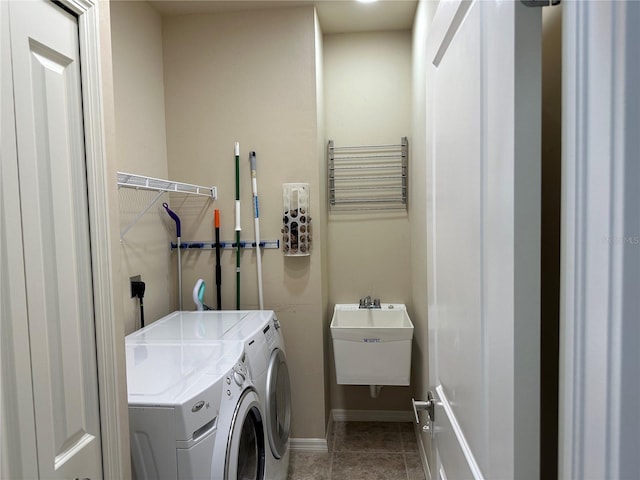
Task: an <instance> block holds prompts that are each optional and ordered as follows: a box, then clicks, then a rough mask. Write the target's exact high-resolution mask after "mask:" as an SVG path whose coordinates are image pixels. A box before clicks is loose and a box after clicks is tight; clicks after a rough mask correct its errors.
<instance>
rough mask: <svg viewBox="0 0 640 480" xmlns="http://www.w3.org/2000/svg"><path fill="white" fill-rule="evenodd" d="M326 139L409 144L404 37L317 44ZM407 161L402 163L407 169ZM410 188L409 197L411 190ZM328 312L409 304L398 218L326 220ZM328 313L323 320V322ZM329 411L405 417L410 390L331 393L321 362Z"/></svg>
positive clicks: (407, 255)
mask: <svg viewBox="0 0 640 480" xmlns="http://www.w3.org/2000/svg"><path fill="white" fill-rule="evenodd" d="M324 73H325V74H324V81H325V84H324V88H325V107H326V121H325V125H326V136H327V139H332V140H334V141H335V144H336V145H337V146H340V145H371V144H388V143H395V144H397V143H400V138H401V137H402V136H408V137H409V141H410V143H411V141H412V140H411V33H410V32H409V31H392V32H372V33H350V34H333V35H325V36H324ZM412 162H413V159H412V158H410V159H409V163H410V164H411V163H412ZM412 182H413V180H411V185H410V187H409V188H410V189H411V188H413V183H412ZM327 242H328V244H327V251H328V277H329V278H328V280H329V304H330V306H331V308H332V307H333V305H334V304H336V303H357V302H358V299H359V298H362V297H364V296H366V295H371V296H372V297H376V298H378V297H379V298H380V299H381V301H382V302H383V303H384V302H387V303H389V302H391V303H405V304H409V303H410V300H411V238H410V228H409V219H408V214H407V213H406V212H400V213H398V212H387V213H368V212H359V213H353V214H351V213H350V214H346V213H338V214H330V215H329V228H328V238H327ZM330 315H331V313H329V316H330ZM329 363H330V368H331V370H330V378H329V382H330V384H331V385H332V387H331V408H338V409H358V410H361V409H363V410H367V409H369V410H408V409H409V408H410V399H411V387H384V388H383V389H382V392H381V394H380V396H379V397H378V398H376V399H372V398H370V396H369V388H368V387H367V386H342V385H337V383H336V378H335V371H334V369H333V354H332V353H330V355H329Z"/></svg>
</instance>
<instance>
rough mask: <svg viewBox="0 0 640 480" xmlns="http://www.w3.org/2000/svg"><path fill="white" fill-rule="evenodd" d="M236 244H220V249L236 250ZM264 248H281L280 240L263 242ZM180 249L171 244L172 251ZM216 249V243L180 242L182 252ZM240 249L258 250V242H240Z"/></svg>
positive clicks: (261, 244) (176, 245)
mask: <svg viewBox="0 0 640 480" xmlns="http://www.w3.org/2000/svg"><path fill="white" fill-rule="evenodd" d="M236 246H237V245H236V242H220V248H225V249H229V250H230V249H235V248H236ZM260 247H262V248H276V249H277V248H280V240H263V241H261V242H260ZM177 248H178V244H177V243H175V242H171V250H175V249H177ZM215 248H216V242H184V241H181V242H180V249H181V250H191V249H197V250H214V249H215ZM240 248H256V242H251V241H248V242H247V241H244V242H243V241H240Z"/></svg>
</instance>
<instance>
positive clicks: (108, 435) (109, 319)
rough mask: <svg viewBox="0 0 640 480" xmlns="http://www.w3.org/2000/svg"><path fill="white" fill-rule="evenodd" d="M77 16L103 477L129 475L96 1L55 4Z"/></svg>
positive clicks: (122, 348)
mask: <svg viewBox="0 0 640 480" xmlns="http://www.w3.org/2000/svg"><path fill="white" fill-rule="evenodd" d="M60 3H61V4H62V5H64V6H65V7H67V8H68V9H69V10H71V11H72V12H74V13H75V14H77V16H78V33H79V40H80V62H81V65H82V69H81V83H82V103H83V116H84V128H85V150H86V165H87V190H88V191H87V196H88V200H89V226H90V229H91V261H92V277H93V300H94V309H95V331H96V354H97V365H98V390H99V399H100V432H101V434H100V436H101V440H102V465H103V475H104V478H127V477H128V476H129V475H130V471H131V470H130V463H129V444H128V428H127V427H128V417H127V395H126V380H125V378H126V377H125V369H124V358H125V354H124V331H123V328H122V325H121V324H120V323H119V322H118V321H117V318H118V316H117V315H116V309H115V301H114V299H115V295H114V285H115V283H114V282H115V278H114V275H113V264H114V263H113V259H112V237H113V235H112V234H111V226H110V221H109V212H110V211H111V209H110V208H109V185H113V181H112V177H113V175H110V173H111V170H110V169H109V168H108V165H109V161H108V158H107V151H106V145H105V143H106V142H105V140H106V139H105V121H104V119H105V112H104V110H103V98H104V97H103V85H102V69H101V48H100V20H101V18H100V13H101V12H99V10H98V9H99V8H100V9H104V8H108V7H103V6H99V3H100V2H99V1H98V0H60Z"/></svg>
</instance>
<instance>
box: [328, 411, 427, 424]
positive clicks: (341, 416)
mask: <svg viewBox="0 0 640 480" xmlns="http://www.w3.org/2000/svg"><path fill="white" fill-rule="evenodd" d="M331 417H332V418H333V421H334V422H412V421H413V419H414V416H413V412H411V410H344V409H339V408H338V409H333V410H331Z"/></svg>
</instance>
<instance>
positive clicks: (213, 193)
mask: <svg viewBox="0 0 640 480" xmlns="http://www.w3.org/2000/svg"><path fill="white" fill-rule="evenodd" d="M118 186H119V187H126V188H135V189H139V190H154V191H161V192H173V193H185V194H188V195H203V196H205V197H210V198H212V199H213V200H216V199H217V198H218V189H217V188H216V187H202V186H200V185H192V184H190V183H181V182H172V181H171V180H163V179H161V178H153V177H146V176H144V175H135V174H133V173H125V172H118Z"/></svg>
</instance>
